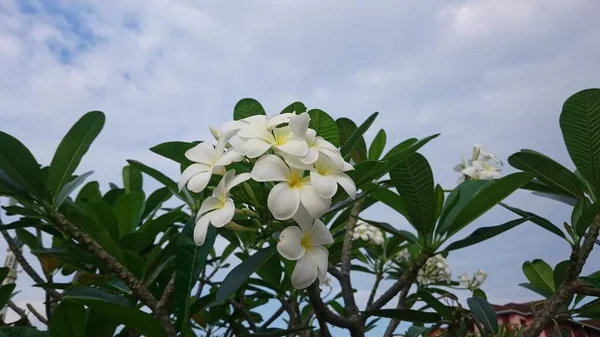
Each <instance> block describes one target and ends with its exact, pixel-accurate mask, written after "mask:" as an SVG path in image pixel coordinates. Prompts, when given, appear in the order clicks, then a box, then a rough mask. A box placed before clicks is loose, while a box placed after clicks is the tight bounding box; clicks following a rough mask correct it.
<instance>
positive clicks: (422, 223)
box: [390, 153, 436, 235]
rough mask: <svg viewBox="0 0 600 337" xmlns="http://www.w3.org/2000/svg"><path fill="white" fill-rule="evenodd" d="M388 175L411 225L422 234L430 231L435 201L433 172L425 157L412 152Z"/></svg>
mask: <svg viewBox="0 0 600 337" xmlns="http://www.w3.org/2000/svg"><path fill="white" fill-rule="evenodd" d="M390 177H391V179H392V182H393V183H394V186H395V187H396V189H397V190H398V193H399V194H400V196H401V197H402V200H403V201H404V205H406V210H407V212H408V215H409V217H410V218H409V220H410V221H411V223H412V225H413V226H414V227H415V229H416V230H417V231H418V232H419V233H422V234H424V235H426V234H427V233H429V232H431V231H432V230H433V224H434V223H433V222H434V218H433V217H434V215H435V208H436V202H435V200H434V195H433V173H432V172H431V167H430V166H429V163H428V162H427V159H425V157H423V155H421V154H419V153H413V154H412V155H411V156H410V157H409V158H408V159H407V160H405V161H404V162H402V163H400V164H399V165H397V166H396V167H395V168H394V169H393V170H392V171H390Z"/></svg>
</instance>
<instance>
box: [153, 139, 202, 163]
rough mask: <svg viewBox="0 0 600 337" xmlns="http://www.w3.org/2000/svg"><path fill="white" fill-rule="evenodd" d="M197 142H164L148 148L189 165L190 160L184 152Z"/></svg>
mask: <svg viewBox="0 0 600 337" xmlns="http://www.w3.org/2000/svg"><path fill="white" fill-rule="evenodd" d="M198 143H199V142H180V141H174V142H166V143H161V144H158V145H156V146H154V147H151V148H150V151H152V152H154V153H156V154H158V155H160V156H163V157H165V158H168V159H171V160H173V161H175V162H177V163H179V164H183V165H186V166H187V165H189V164H190V163H191V161H190V160H189V159H187V158H186V157H185V152H186V151H187V150H189V149H191V148H192V147H194V146H196V145H198Z"/></svg>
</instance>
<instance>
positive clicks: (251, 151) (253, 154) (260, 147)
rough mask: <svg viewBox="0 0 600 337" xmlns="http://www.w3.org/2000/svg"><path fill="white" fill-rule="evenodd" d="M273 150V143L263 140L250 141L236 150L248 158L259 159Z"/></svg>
mask: <svg viewBox="0 0 600 337" xmlns="http://www.w3.org/2000/svg"><path fill="white" fill-rule="evenodd" d="M270 148H271V143H269V142H267V141H264V140H262V139H258V138H256V139H248V140H247V141H245V142H243V143H241V145H240V146H238V148H237V149H236V150H238V151H239V152H240V153H243V154H244V155H246V156H247V157H248V158H257V157H260V156H262V155H263V154H265V152H267V151H268V150H269V149H270Z"/></svg>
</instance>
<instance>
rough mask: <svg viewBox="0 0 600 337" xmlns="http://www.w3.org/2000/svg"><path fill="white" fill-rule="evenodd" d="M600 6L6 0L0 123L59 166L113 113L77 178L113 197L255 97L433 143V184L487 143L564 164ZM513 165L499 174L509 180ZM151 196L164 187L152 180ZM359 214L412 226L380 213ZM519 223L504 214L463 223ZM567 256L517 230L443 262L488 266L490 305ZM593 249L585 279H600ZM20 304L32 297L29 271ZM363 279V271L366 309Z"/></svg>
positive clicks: (502, 152)
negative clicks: (95, 117)
mask: <svg viewBox="0 0 600 337" xmlns="http://www.w3.org/2000/svg"><path fill="white" fill-rule="evenodd" d="M599 10H600V3H598V2H597V1H594V0H573V1H561V0H527V1H523V0H506V1H501V2H500V1H493V0H476V1H444V2H441V1H419V2H416V1H415V2H408V1H403V2H400V1H391V0H390V1H383V0H382V1H377V2H373V1H370V2H363V1H351V2H348V1H329V2H322V1H294V0H285V1H266V0H265V1H261V2H253V3H251V2H242V1H237V2H235V1H234V2H222V1H214V0H213V1H102V2H100V1H94V2H86V1H78V0H72V1H14V0H5V1H2V2H1V3H0V73H1V74H2V75H3V81H1V82H0V128H1V129H2V130H3V131H5V132H8V133H10V134H12V135H14V136H16V137H17V138H19V139H21V140H22V141H23V142H24V143H25V144H26V145H27V146H28V147H29V148H30V149H31V150H32V151H33V152H34V154H35V155H36V156H37V158H38V160H39V161H40V162H43V163H49V162H50V160H51V158H52V155H53V152H54V149H55V148H56V146H57V145H58V143H59V141H60V139H61V137H62V135H64V133H65V132H66V131H67V130H68V128H69V127H70V126H71V125H72V123H73V122H74V121H75V120H76V119H77V118H78V117H79V116H80V115H81V114H82V113H84V112H86V111H89V110H102V111H104V112H105V113H106V114H107V123H106V126H105V129H104V131H103V133H102V134H101V135H100V137H99V138H98V140H97V142H96V143H95V144H94V145H93V147H92V149H91V150H90V152H89V154H88V156H87V157H86V158H84V160H83V162H82V165H81V167H80V172H85V171H87V170H89V169H93V170H94V171H95V174H94V178H95V179H96V180H99V181H101V182H102V183H103V186H104V187H105V188H107V187H108V182H109V181H120V170H121V167H122V166H123V165H124V164H125V160H126V159H137V160H140V161H142V162H145V163H148V164H151V165H154V166H155V167H157V168H159V169H161V170H162V171H163V172H166V173H167V174H169V175H170V176H171V177H172V178H174V179H176V178H177V175H178V168H177V166H176V165H173V164H172V163H171V162H169V161H168V160H166V159H162V158H160V157H159V156H157V155H154V154H152V153H151V152H150V151H148V148H150V147H151V146H153V145H156V144H158V143H161V142H164V141H169V140H188V141H191V140H203V139H211V136H210V133H209V131H208V125H220V124H222V123H223V122H225V121H226V120H228V119H230V118H231V116H232V109H233V106H234V105H235V103H236V102H237V100H239V99H240V98H243V97H254V98H256V99H258V100H260V101H261V102H262V103H263V105H264V106H265V108H266V109H267V110H268V111H270V112H271V113H277V112H278V111H280V109H281V108H283V107H284V106H286V105H287V104H288V103H290V102H292V101H295V100H301V101H303V102H304V103H305V104H306V105H307V106H309V108H320V109H323V110H325V111H327V112H329V113H330V114H331V115H333V116H335V117H336V118H337V117H350V118H352V119H354V120H356V121H362V120H364V119H365V118H366V117H367V116H369V115H370V114H371V113H372V112H374V111H379V112H380V115H379V117H378V119H377V120H376V122H375V124H374V127H373V129H372V130H371V131H370V132H369V133H368V134H367V137H368V138H372V137H373V136H374V134H375V132H376V131H377V130H378V129H379V128H385V129H386V131H387V132H388V142H389V143H388V144H389V145H394V144H396V143H398V142H400V141H402V140H404V139H406V138H408V137H424V136H427V135H430V134H433V133H438V132H441V133H442V135H441V136H440V137H439V138H438V139H436V140H435V141H433V142H432V143H430V144H429V145H427V147H426V148H424V149H423V151H422V152H423V153H424V154H425V155H426V156H427V158H428V159H429V161H430V163H431V165H432V167H433V171H434V174H435V177H436V182H439V183H441V184H442V185H443V186H445V187H448V188H450V187H452V186H454V184H455V181H456V175H455V173H454V172H453V171H452V167H453V166H454V164H456V163H457V162H458V160H459V159H460V157H461V156H469V155H470V151H471V146H472V145H473V144H474V143H481V144H483V145H484V147H486V149H487V150H489V151H491V152H493V153H495V154H497V155H498V156H500V157H501V158H503V159H505V158H507V157H508V156H509V155H510V154H511V153H514V152H516V151H518V150H519V149H521V148H532V149H535V150H538V151H540V152H543V153H545V154H547V155H549V156H551V157H553V158H555V159H557V160H559V161H560V162H562V163H564V164H565V165H566V166H567V167H572V164H571V162H570V160H569V158H568V155H567V153H566V151H565V147H564V145H563V143H562V139H561V137H560V129H559V127H558V116H559V113H560V108H561V105H562V102H563V101H564V100H565V99H566V98H567V97H568V96H569V95H570V94H572V93H574V92H576V91H578V90H580V89H584V88H588V87H594V86H596V87H597V86H598V78H600V63H598V61H597V60H598V59H600V48H598V46H599V45H600V29H599V28H600V26H599V24H598V21H597V17H596V16H597V13H598V11H599ZM510 171H511V169H510V168H509V167H505V172H510ZM146 184H147V186H148V187H157V186H158V185H157V184H155V183H154V182H150V181H149V179H146ZM509 201H510V203H511V204H512V205H515V206H518V207H520V208H525V209H528V210H531V211H535V212H539V214H543V215H545V216H547V217H548V218H549V219H551V220H552V221H553V222H554V223H556V224H561V223H562V222H564V221H568V220H569V218H570V211H569V209H568V208H567V207H564V206H562V205H561V204H557V203H556V202H552V201H549V200H545V199H539V198H536V197H534V196H531V195H529V194H528V193H524V192H519V193H517V194H515V195H514V196H513V197H511V198H510V200H509ZM365 217H368V218H371V219H374V220H383V221H387V222H390V223H393V224H395V225H396V226H398V227H402V228H407V224H406V222H405V221H403V220H402V219H400V217H399V216H398V215H396V214H394V213H393V212H392V211H390V210H388V209H386V208H385V207H384V206H378V207H375V208H373V209H372V210H369V211H368V212H365ZM510 219H512V215H511V214H509V213H507V212H506V211H504V210H502V209H496V210H493V211H492V212H490V213H489V214H487V215H485V216H484V217H482V218H481V219H480V220H479V221H477V222H476V223H474V224H473V225H471V227H470V228H469V229H467V230H466V231H465V232H464V233H462V235H466V234H468V233H470V232H471V231H472V230H473V229H474V228H476V227H478V226H486V225H494V224H499V223H502V222H504V221H506V220H510ZM567 254H568V247H567V246H566V244H564V243H561V242H559V241H558V240H557V239H556V238H555V237H553V236H552V235H551V234H548V233H547V232H544V231H542V230H540V229H538V228H537V227H535V226H534V225H532V224H525V225H523V226H521V227H520V228H517V229H515V230H513V231H511V232H509V233H507V234H506V235H503V236H501V237H499V238H496V239H494V240H491V241H489V242H488V243H486V244H485V245H484V246H475V247H471V248H467V249H464V250H461V251H459V252H456V253H455V254H452V255H451V256H450V258H449V261H450V264H451V267H452V269H453V273H454V275H459V274H460V273H462V272H472V271H473V270H475V268H482V269H484V270H485V271H487V272H488V274H489V279H488V281H487V282H486V284H485V286H484V290H486V291H487V293H488V296H489V299H490V301H492V302H495V303H504V302H508V301H525V300H531V299H534V298H536V297H535V295H534V294H532V293H531V292H529V291H527V290H525V289H522V288H520V287H519V286H518V285H517V284H518V283H520V282H523V281H524V280H525V279H524V276H523V275H522V273H521V263H522V262H523V261H526V260H531V259H534V258H544V259H545V260H546V261H548V262H549V263H550V264H552V265H554V264H556V263H558V262H559V261H561V260H562V259H565V258H566V257H567V256H568V255H567ZM598 256H599V255H598V253H596V252H595V253H593V255H592V257H591V258H590V263H589V264H588V266H587V268H586V271H590V272H591V271H595V270H597V269H598V267H600V263H599V262H598ZM20 277H21V281H22V282H21V283H20V284H19V288H20V290H22V291H23V292H22V293H20V294H19V295H18V296H19V297H18V300H19V301H21V302H22V303H25V302H27V301H29V302H35V303H39V302H40V301H41V298H40V292H39V291H33V290H31V288H29V284H30V280H27V277H26V275H25V274H21V276H20ZM370 284H371V280H370V279H368V278H366V277H364V276H357V278H356V281H355V286H356V287H357V288H358V289H359V299H361V298H362V301H363V302H364V301H365V300H366V297H367V294H366V293H367V292H368V289H369V288H368V287H369V285H370Z"/></svg>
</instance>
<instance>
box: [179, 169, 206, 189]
mask: <svg viewBox="0 0 600 337" xmlns="http://www.w3.org/2000/svg"><path fill="white" fill-rule="evenodd" d="M207 171H210V166H208V165H204V164H192V165H190V166H188V167H187V168H186V169H185V170H184V171H183V173H181V178H179V183H178V184H177V187H178V188H179V190H180V191H181V189H183V186H185V184H187V182H188V181H189V180H190V179H191V178H192V177H193V176H195V175H196V174H198V173H201V172H207Z"/></svg>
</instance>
